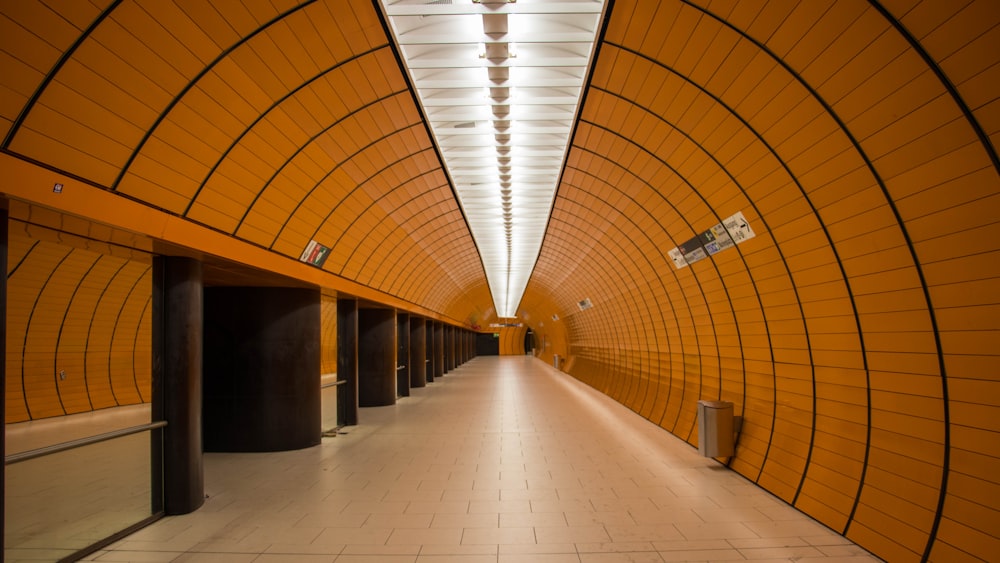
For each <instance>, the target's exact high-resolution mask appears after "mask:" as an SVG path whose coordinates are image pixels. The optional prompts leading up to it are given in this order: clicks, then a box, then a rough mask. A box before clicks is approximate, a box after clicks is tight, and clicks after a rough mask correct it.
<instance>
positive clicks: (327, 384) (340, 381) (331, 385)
mask: <svg viewBox="0 0 1000 563" xmlns="http://www.w3.org/2000/svg"><path fill="white" fill-rule="evenodd" d="M345 383H347V380H346V379H339V380H337V381H334V382H333V383H324V384H323V385H321V386H320V389H326V388H327V387H336V386H338V385H343V384H345Z"/></svg>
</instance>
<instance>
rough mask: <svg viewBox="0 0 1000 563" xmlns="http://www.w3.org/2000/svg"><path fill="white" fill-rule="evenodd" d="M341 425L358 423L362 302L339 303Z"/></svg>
mask: <svg viewBox="0 0 1000 563" xmlns="http://www.w3.org/2000/svg"><path fill="white" fill-rule="evenodd" d="M337 381H343V382H344V383H342V384H341V385H339V386H338V387H337V424H338V425H340V426H353V425H355V424H357V423H358V301H357V300H356V299H338V300H337Z"/></svg>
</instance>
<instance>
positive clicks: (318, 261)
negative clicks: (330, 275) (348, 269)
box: [299, 240, 330, 268]
mask: <svg viewBox="0 0 1000 563" xmlns="http://www.w3.org/2000/svg"><path fill="white" fill-rule="evenodd" d="M328 256H330V249H329V248H328V247H326V246H323V245H322V244H320V243H318V242H316V241H314V240H311V241H309V244H307V245H306V249H305V250H303V251H302V255H301V256H299V260H301V261H302V262H305V263H306V264H312V265H313V266H316V267H317V268H322V267H323V263H324V262H326V259H327V257H328Z"/></svg>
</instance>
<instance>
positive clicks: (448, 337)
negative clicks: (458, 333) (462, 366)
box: [444, 325, 455, 371]
mask: <svg viewBox="0 0 1000 563" xmlns="http://www.w3.org/2000/svg"><path fill="white" fill-rule="evenodd" d="M444 369H445V371H452V370H454V369H455V327H453V326H451V325H445V326H444Z"/></svg>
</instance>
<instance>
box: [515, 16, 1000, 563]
mask: <svg viewBox="0 0 1000 563" xmlns="http://www.w3.org/2000/svg"><path fill="white" fill-rule="evenodd" d="M700 4H702V3H701V2H643V1H629V0H619V1H617V2H615V4H614V8H613V11H612V13H611V17H610V20H609V24H608V27H607V32H606V34H605V36H604V37H603V41H602V43H601V44H600V50H599V53H598V56H597V60H596V63H595V68H594V75H593V79H592V81H591V83H590V85H589V87H588V88H587V92H586V99H585V102H584V105H583V109H582V113H581V117H580V121H579V123H578V126H577V129H576V130H575V135H574V138H573V140H572V141H571V149H570V152H569V157H568V162H567V167H566V169H565V171H564V174H563V180H562V184H561V186H560V192H559V195H558V198H557V201H556V203H555V208H554V212H553V216H552V219H551V222H550V224H549V232H548V237H547V239H546V241H545V244H544V247H543V250H542V256H541V257H540V258H539V261H538V266H537V268H536V270H535V274H534V277H533V279H532V283H531V286H530V287H529V295H528V297H527V298H526V303H527V304H528V306H527V307H526V306H525V305H522V307H523V308H528V309H531V310H532V314H533V315H534V317H536V318H547V317H548V316H549V315H551V314H554V313H557V314H558V315H559V316H560V318H561V320H560V321H558V322H560V323H562V324H563V326H564V327H565V330H566V332H567V334H568V335H569V346H570V350H569V354H570V362H569V363H568V367H567V369H568V371H569V372H570V373H571V374H572V375H574V376H576V377H578V378H579V379H581V380H583V381H585V382H587V383H589V384H591V385H593V386H594V387H596V388H597V389H600V390H601V391H604V392H605V393H607V394H608V395H610V396H612V397H614V398H615V399H617V400H618V401H620V402H622V403H623V404H625V405H626V406H628V407H629V408H631V409H633V410H634V411H636V412H637V413H639V414H641V415H642V416H644V417H646V418H648V419H649V420H650V421H652V422H653V423H655V424H657V425H659V426H662V427H663V428H665V429H666V430H668V431H670V432H672V433H673V434H675V435H677V436H679V437H680V438H682V439H684V440H687V441H688V442H690V443H691V444H696V443H697V439H698V436H697V425H696V419H695V412H696V410H695V407H696V403H697V401H698V400H699V399H712V400H718V399H722V400H727V401H732V402H733V403H734V404H735V407H736V413H737V414H738V415H741V416H743V417H744V423H743V430H742V433H741V434H740V436H739V442H738V447H737V451H736V455H735V457H733V458H732V459H726V460H722V461H724V462H726V463H728V465H729V466H730V467H732V468H733V469H734V470H735V471H737V472H739V473H740V474H742V475H744V476H745V477H746V478H747V479H749V480H750V481H752V482H754V483H757V484H759V485H760V486H762V487H764V488H766V489H767V490H769V491H772V492H773V493H775V494H776V495H777V496H779V497H780V498H782V499H784V500H786V501H787V502H789V503H791V504H793V505H794V506H796V507H797V508H799V509H801V510H803V511H805V512H806V513H808V514H810V515H812V516H814V517H815V518H816V519H817V520H819V521H821V522H823V523H824V524H826V525H828V526H830V527H831V528H833V529H835V530H837V531H840V532H842V533H844V534H845V535H846V536H847V537H849V538H851V539H853V540H855V541H857V542H859V543H860V544H861V545H863V546H865V547H867V548H868V549H870V550H872V551H873V552H874V553H875V554H877V555H879V556H880V557H883V558H885V559H886V560H889V561H919V560H921V559H924V558H927V559H930V560H936V561H966V560H967V561H973V560H989V559H991V558H993V557H995V556H996V554H997V553H1000V484H998V481H997V478H996V475H997V474H998V471H1000V438H998V437H1000V423H998V421H1000V375H998V374H1000V355H998V344H1000V321H998V320H997V319H1000V316H998V313H1000V306H998V305H997V303H998V296H1000V181H998V172H1000V164H998V163H1000V160H998V159H997V150H996V143H995V140H996V138H997V132H998V131H1000V120H998V119H997V115H998V114H997V112H996V110H995V108H996V107H997V101H998V98H997V84H1000V66H998V65H997V64H995V62H996V56H995V53H996V51H995V46H996V44H997V38H998V33H1000V10H998V9H997V4H996V3H991V2H976V3H972V4H968V5H961V6H959V5H953V4H947V3H940V2H922V3H921V2H905V3H904V2H893V3H886V6H885V7H880V6H877V5H875V4H874V3H871V4H870V3H863V2H826V3H812V2H808V3H801V4H795V3H767V4H766V5H761V4H759V3H751V2H705V3H704V4H705V5H703V6H702V5H700ZM897 18H898V19H897ZM736 212H742V213H744V214H745V216H746V218H747V219H748V220H749V224H750V226H751V227H752V228H753V230H754V231H755V232H756V237H755V238H752V239H749V240H747V241H746V242H743V243H742V244H739V245H738V246H736V247H734V248H730V249H728V250H724V251H722V252H720V253H718V254H716V255H714V256H712V257H710V258H707V259H705V260H702V261H699V262H696V263H694V264H692V265H690V266H688V267H684V268H677V267H676V266H675V265H674V263H673V262H672V260H671V258H670V256H669V251H670V250H671V249H673V248H675V247H677V246H679V245H680V244H682V243H684V242H686V241H687V240H689V239H691V238H692V237H694V236H696V235H698V234H699V233H702V232H704V231H705V230H707V229H709V228H710V227H712V226H713V225H716V224H717V223H719V222H720V221H721V220H722V219H724V218H726V217H729V216H730V215H732V214H734V213H736ZM585 298H589V299H590V300H591V302H592V303H593V307H592V308H589V309H586V310H581V309H580V308H579V307H578V306H577V303H578V302H579V301H581V300H583V299H585ZM536 330H539V329H537V328H536Z"/></svg>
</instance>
